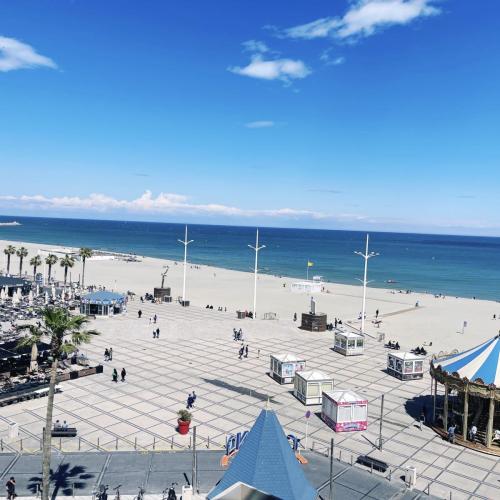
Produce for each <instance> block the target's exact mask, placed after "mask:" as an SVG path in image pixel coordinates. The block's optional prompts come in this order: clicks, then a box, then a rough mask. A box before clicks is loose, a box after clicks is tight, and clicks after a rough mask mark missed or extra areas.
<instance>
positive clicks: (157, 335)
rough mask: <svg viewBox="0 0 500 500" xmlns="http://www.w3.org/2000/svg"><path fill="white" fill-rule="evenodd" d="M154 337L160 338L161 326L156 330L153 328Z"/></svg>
mask: <svg viewBox="0 0 500 500" xmlns="http://www.w3.org/2000/svg"><path fill="white" fill-rule="evenodd" d="M153 338H154V339H159V338H160V329H159V328H157V329H156V330H153Z"/></svg>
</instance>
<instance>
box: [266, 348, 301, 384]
mask: <svg viewBox="0 0 500 500" xmlns="http://www.w3.org/2000/svg"><path fill="white" fill-rule="evenodd" d="M305 367H306V362H305V360H304V359H301V358H298V357H297V356H295V355H294V354H271V362H270V368H271V373H270V375H271V377H273V378H274V380H276V381H277V382H279V383H280V384H292V383H293V379H294V377H295V372H300V371H302V370H304V368H305Z"/></svg>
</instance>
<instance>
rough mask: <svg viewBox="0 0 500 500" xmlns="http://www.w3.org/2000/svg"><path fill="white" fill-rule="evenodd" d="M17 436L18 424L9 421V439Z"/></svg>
mask: <svg viewBox="0 0 500 500" xmlns="http://www.w3.org/2000/svg"><path fill="white" fill-rule="evenodd" d="M18 437H19V424H18V423H17V422H9V439H16V438H18Z"/></svg>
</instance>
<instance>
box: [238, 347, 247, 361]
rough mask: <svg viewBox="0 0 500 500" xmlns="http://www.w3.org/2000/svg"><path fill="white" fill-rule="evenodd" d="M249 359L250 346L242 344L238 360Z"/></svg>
mask: <svg viewBox="0 0 500 500" xmlns="http://www.w3.org/2000/svg"><path fill="white" fill-rule="evenodd" d="M244 357H245V358H248V344H247V345H244V344H241V347H240V350H239V351H238V359H243V358H244Z"/></svg>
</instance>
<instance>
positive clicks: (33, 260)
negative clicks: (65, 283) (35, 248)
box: [30, 255, 42, 279]
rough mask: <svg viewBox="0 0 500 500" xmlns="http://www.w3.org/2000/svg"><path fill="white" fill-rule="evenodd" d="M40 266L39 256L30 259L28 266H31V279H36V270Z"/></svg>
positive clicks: (40, 259)
mask: <svg viewBox="0 0 500 500" xmlns="http://www.w3.org/2000/svg"><path fill="white" fill-rule="evenodd" d="M41 265H42V258H41V257H40V256H39V255H35V256H34V257H31V260H30V266H33V279H36V268H37V267H38V266H41Z"/></svg>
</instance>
